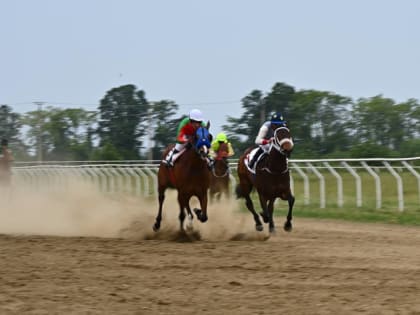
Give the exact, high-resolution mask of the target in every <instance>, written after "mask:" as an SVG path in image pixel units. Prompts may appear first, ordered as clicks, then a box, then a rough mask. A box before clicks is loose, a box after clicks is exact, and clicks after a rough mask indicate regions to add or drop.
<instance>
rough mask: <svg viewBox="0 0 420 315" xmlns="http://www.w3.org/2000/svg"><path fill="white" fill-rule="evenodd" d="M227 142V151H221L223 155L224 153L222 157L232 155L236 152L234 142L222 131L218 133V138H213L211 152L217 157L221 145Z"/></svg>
mask: <svg viewBox="0 0 420 315" xmlns="http://www.w3.org/2000/svg"><path fill="white" fill-rule="evenodd" d="M223 143H225V144H226V145H227V151H224V152H222V153H221V155H224V156H222V157H225V158H227V157H231V156H232V155H234V154H235V151H233V148H232V144H231V143H230V142H229V140H228V138H227V136H226V134H224V133H223V132H220V133H218V134H217V136H216V139H214V140H213V142H212V143H211V153H212V155H213V157H214V158H217V157H218V156H219V148H220V145H221V144H223Z"/></svg>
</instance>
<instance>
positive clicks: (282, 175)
mask: <svg viewBox="0 0 420 315" xmlns="http://www.w3.org/2000/svg"><path fill="white" fill-rule="evenodd" d="M292 149H293V140H292V137H291V134H290V130H289V129H288V128H286V127H279V128H277V129H276V130H275V131H274V137H273V139H272V140H271V142H270V147H269V150H268V153H267V154H264V155H262V156H261V159H260V160H259V161H257V163H256V165H255V172H254V171H253V170H251V169H250V168H249V167H248V162H249V160H250V157H251V155H252V154H253V153H255V151H256V150H257V149H255V148H248V149H247V150H246V151H245V153H244V154H243V155H242V156H241V157H240V158H239V161H238V177H239V183H238V185H237V186H236V195H237V197H238V198H241V197H243V198H245V201H246V206H247V208H248V210H249V211H250V212H251V213H252V215H253V216H254V220H255V228H256V230H257V231H262V230H263V229H264V228H263V224H262V223H261V220H260V217H259V216H258V214H257V212H256V211H255V208H254V205H253V202H252V200H251V197H250V194H251V191H252V189H253V187H255V189H256V190H257V193H258V197H259V201H260V205H261V208H262V212H260V214H261V217H262V219H263V221H264V223H268V224H269V231H270V233H274V232H275V225H274V221H273V210H274V201H275V200H276V199H277V198H281V199H282V200H287V202H288V204H289V211H288V213H287V219H286V222H285V223H284V227H283V228H284V230H285V231H288V232H289V231H291V230H292V211H293V204H294V202H295V197H294V196H293V194H292V192H291V189H290V174H289V168H288V157H289V156H290V153H291V151H292Z"/></svg>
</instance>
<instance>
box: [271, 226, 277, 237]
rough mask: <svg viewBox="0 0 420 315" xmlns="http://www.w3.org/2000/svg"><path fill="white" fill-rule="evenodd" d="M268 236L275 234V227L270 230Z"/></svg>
mask: <svg viewBox="0 0 420 315" xmlns="http://www.w3.org/2000/svg"><path fill="white" fill-rule="evenodd" d="M270 234H272V235H274V234H276V228H275V227H271V228H270Z"/></svg>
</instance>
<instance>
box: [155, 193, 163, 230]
mask: <svg viewBox="0 0 420 315" xmlns="http://www.w3.org/2000/svg"><path fill="white" fill-rule="evenodd" d="M158 200H159V210H158V214H157V216H156V220H155V224H153V231H155V232H157V231H159V229H160V222H161V221H162V208H163V201H164V200H165V188H163V187H159V197H158Z"/></svg>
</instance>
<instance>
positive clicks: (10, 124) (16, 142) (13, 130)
mask: <svg viewBox="0 0 420 315" xmlns="http://www.w3.org/2000/svg"><path fill="white" fill-rule="evenodd" d="M21 128H22V120H21V115H20V114H18V113H15V112H13V110H12V108H11V107H10V106H8V105H0V138H1V139H7V140H8V141H9V147H10V148H12V149H13V155H14V157H15V158H16V159H22V160H25V159H28V152H27V150H28V148H27V146H26V145H25V144H24V143H23V141H22V140H21V134H20V131H21Z"/></svg>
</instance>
